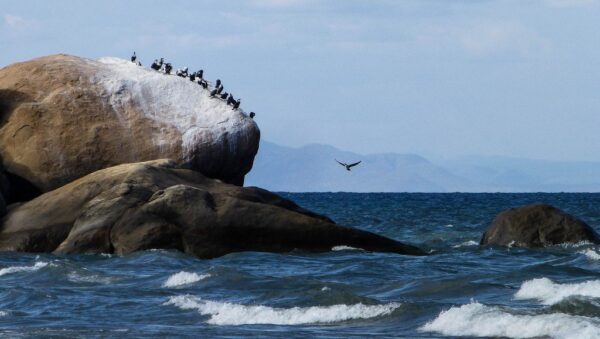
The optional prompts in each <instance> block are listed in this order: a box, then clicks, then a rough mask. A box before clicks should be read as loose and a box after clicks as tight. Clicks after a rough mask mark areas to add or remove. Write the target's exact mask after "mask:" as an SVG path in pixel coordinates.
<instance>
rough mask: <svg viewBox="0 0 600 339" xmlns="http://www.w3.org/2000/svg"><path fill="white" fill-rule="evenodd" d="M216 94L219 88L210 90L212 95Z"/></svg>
mask: <svg viewBox="0 0 600 339" xmlns="http://www.w3.org/2000/svg"><path fill="white" fill-rule="evenodd" d="M215 95H217V90H216V89H213V90H212V91H210V96H211V97H214V96H215Z"/></svg>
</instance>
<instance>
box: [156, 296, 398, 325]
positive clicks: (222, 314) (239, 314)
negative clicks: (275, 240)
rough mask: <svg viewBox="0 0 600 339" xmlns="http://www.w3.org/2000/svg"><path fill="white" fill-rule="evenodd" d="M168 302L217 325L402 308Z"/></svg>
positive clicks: (338, 317) (371, 314)
mask: <svg viewBox="0 0 600 339" xmlns="http://www.w3.org/2000/svg"><path fill="white" fill-rule="evenodd" d="M165 305H174V306H177V307H179V308H180V309H183V310H189V309H195V310H197V311H198V312H199V313H200V314H202V315H208V316H210V318H209V319H208V323H209V324H214V325H250V324H273V325H299V324H317V323H333V322H340V321H346V320H351V319H369V318H375V317H379V316H384V315H388V314H391V313H392V312H393V311H394V310H395V309H397V308H398V307H400V304H398V303H389V304H384V305H364V304H362V303H359V304H354V305H332V306H312V307H292V308H274V307H269V306H262V305H256V306H247V305H241V304H233V303H226V302H218V301H211V300H202V299H200V298H197V297H194V296H190V295H183V296H175V297H171V298H169V301H167V302H166V303H165Z"/></svg>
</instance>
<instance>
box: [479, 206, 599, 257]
mask: <svg viewBox="0 0 600 339" xmlns="http://www.w3.org/2000/svg"><path fill="white" fill-rule="evenodd" d="M582 241H587V242H592V243H600V237H599V236H598V234H597V233H596V232H595V231H594V229H593V228H591V227H590V226H589V225H588V224H586V223H585V222H583V221H581V220H579V219H577V218H575V217H574V216H572V215H570V214H567V213H565V212H563V211H561V210H559V209H558V208H556V207H553V206H550V205H544V204H535V205H528V206H524V207H520V208H511V209H509V210H506V211H504V212H502V213H500V214H498V216H497V217H496V218H495V219H494V220H493V221H492V223H491V224H490V225H489V226H488V228H487V230H486V231H485V233H484V234H483V237H482V238H481V242H480V244H481V245H497V246H519V247H541V246H546V245H555V244H563V243H578V242H582Z"/></svg>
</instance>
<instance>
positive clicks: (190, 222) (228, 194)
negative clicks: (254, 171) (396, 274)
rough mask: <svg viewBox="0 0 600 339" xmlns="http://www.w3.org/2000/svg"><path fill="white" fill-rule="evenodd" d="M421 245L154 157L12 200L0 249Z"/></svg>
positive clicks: (406, 249)
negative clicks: (336, 220) (19, 200)
mask: <svg viewBox="0 0 600 339" xmlns="http://www.w3.org/2000/svg"><path fill="white" fill-rule="evenodd" d="M342 245H347V246H352V247H357V248H363V249H365V250H369V251H385V252H394V253H401V254H413V255H421V254H423V252H421V251H420V250H419V249H418V248H416V247H413V246H409V245H405V244H402V243H399V242H397V241H394V240H391V239H388V238H385V237H381V236H378V235H376V234H373V233H369V232H366V231H362V230H358V229H354V228H350V227H344V226H339V225H336V224H335V223H333V222H332V221H331V220H330V219H328V218H327V217H324V216H321V215H318V214H315V213H312V212H309V211H307V210H304V209H302V208H300V207H299V206H297V205H296V204H295V203H293V202H292V201H289V200H286V199H283V198H281V197H279V196H277V195H275V194H273V193H270V192H268V191H265V190H262V189H258V188H242V187H238V186H234V185H229V184H225V183H222V182H220V181H218V180H214V179H208V178H206V177H205V176H203V175H202V174H200V173H199V172H195V171H192V170H187V169H180V168H177V167H176V166H175V163H174V162H169V161H166V160H157V161H152V162H146V163H135V164H125V165H119V166H115V167H111V168H107V169H103V170H100V171H97V172H94V173H92V174H89V175H87V176H85V177H83V178H80V179H78V180H76V181H74V182H72V183H69V184H67V185H65V186H63V187H61V188H59V189H56V190H53V191H50V192H47V193H45V194H42V195H41V196H39V197H37V198H35V199H33V200H31V201H29V202H26V203H24V204H21V205H19V206H16V207H14V208H11V209H10V211H9V212H8V214H7V216H6V217H5V218H4V221H3V227H2V231H1V232H0V250H3V251H27V252H54V253H100V252H107V253H118V254H125V253H130V252H133V251H138V250H144V249H149V248H166V249H177V250H180V251H183V252H185V253H189V254H192V255H195V256H197V257H200V258H212V257H217V256H221V255H224V254H227V253H231V252H239V251H269V252H288V251H291V250H294V249H300V250H307V251H329V250H331V248H332V247H334V246H342Z"/></svg>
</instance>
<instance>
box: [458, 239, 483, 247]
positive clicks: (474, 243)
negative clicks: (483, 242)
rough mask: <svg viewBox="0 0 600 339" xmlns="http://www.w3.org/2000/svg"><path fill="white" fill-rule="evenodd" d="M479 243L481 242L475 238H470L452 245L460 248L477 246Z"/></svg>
mask: <svg viewBox="0 0 600 339" xmlns="http://www.w3.org/2000/svg"><path fill="white" fill-rule="evenodd" d="M477 245H479V243H478V242H477V241H475V240H469V241H465V242H463V243H461V244H458V245H454V246H452V247H453V248H460V247H469V246H477Z"/></svg>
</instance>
